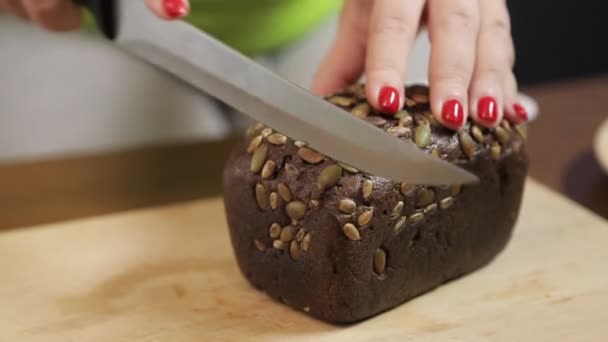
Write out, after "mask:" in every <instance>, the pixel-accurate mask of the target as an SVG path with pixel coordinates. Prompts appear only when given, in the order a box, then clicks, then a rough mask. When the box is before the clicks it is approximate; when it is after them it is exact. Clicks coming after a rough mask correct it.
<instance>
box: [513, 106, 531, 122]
mask: <svg viewBox="0 0 608 342" xmlns="http://www.w3.org/2000/svg"><path fill="white" fill-rule="evenodd" d="M513 110H514V111H515V116H517V118H518V119H519V120H521V121H522V122H523V121H528V112H527V111H526V108H524V106H522V105H520V104H519V103H516V104H514V105H513Z"/></svg>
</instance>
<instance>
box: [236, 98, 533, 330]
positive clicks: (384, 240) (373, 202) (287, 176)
mask: <svg viewBox="0 0 608 342" xmlns="http://www.w3.org/2000/svg"><path fill="white" fill-rule="evenodd" d="M360 89H361V88H360V87H353V88H351V89H349V90H346V91H345V92H344V93H343V94H342V95H343V96H344V97H345V98H348V99H353V98H355V99H357V98H358V100H357V101H356V103H350V102H348V101H345V100H344V99H338V100H335V99H330V101H332V102H338V103H340V104H342V105H344V106H343V107H344V108H346V109H349V110H351V109H352V108H353V107H354V106H356V105H357V103H358V104H360V103H362V102H363V101H364V99H362V98H361V97H360V96H358V93H357V92H359V93H360ZM412 89H413V90H414V92H418V93H420V92H422V93H423V94H425V92H426V88H422V87H416V88H410V89H408V97H410V95H411V94H412ZM411 97H412V98H415V99H417V100H418V103H416V104H414V103H413V102H412V101H408V104H409V106H407V108H406V109H407V111H408V112H409V113H410V114H412V117H413V124H412V126H411V128H412V130H413V131H415V128H416V127H417V126H419V124H418V123H420V124H425V122H426V124H428V121H429V120H430V121H431V123H430V125H429V127H430V128H431V133H432V134H431V142H430V144H429V145H428V146H426V147H425V148H424V149H425V150H426V151H428V152H429V153H431V151H433V150H434V149H436V150H437V151H436V152H433V153H438V154H439V155H440V156H442V157H443V158H445V159H447V160H449V161H451V162H453V163H456V164H458V165H460V166H462V167H463V168H465V169H467V170H469V171H471V172H473V173H474V174H476V175H478V176H479V177H480V179H481V182H480V184H477V185H471V186H463V187H462V189H461V190H460V191H459V189H458V187H419V186H416V187H412V186H407V185H405V184H399V183H394V182H391V181H388V180H386V179H383V178H379V177H374V176H369V175H365V174H362V173H349V172H347V171H346V170H344V171H343V172H342V176H341V177H340V178H339V181H338V182H337V184H336V185H335V186H330V187H328V188H327V189H325V190H320V189H319V188H318V186H317V182H318V177H319V174H320V173H321V172H322V171H323V170H324V169H325V168H326V167H328V166H330V165H334V164H336V162H335V161H333V160H331V159H329V158H325V159H324V160H323V161H322V162H320V163H318V164H314V165H313V164H311V163H308V162H306V161H304V160H302V158H301V157H300V156H299V155H298V150H299V148H298V147H297V146H296V145H295V144H294V142H293V141H292V140H289V139H288V140H287V143H286V144H285V145H274V144H271V143H268V137H265V138H264V139H263V142H262V144H267V145H268V146H269V149H268V155H267V157H266V158H264V159H265V160H272V161H274V162H275V163H276V167H275V171H274V172H273V173H272V175H271V176H270V177H268V178H265V179H262V177H261V175H260V172H257V173H254V172H252V171H251V159H252V154H251V153H248V152H246V149H247V147H248V145H249V143H250V141H251V139H252V136H257V135H258V134H259V132H260V128H261V127H258V129H254V130H253V132H250V133H252V134H251V136H250V137H249V138H248V139H247V140H246V141H243V142H242V143H241V144H239V146H238V147H237V148H236V149H235V150H234V151H233V153H232V155H231V157H230V159H229V161H228V164H227V166H226V169H225V173H224V201H225V207H226V215H227V219H228V225H229V227H230V236H231V239H232V244H233V247H234V251H235V254H236V258H237V261H238V264H239V267H240V269H241V271H242V273H243V274H244V275H245V277H246V278H247V279H248V280H249V281H250V282H251V283H252V284H253V285H254V286H255V287H257V288H259V289H262V290H264V291H265V292H266V293H268V295H270V296H271V297H273V298H275V299H277V300H280V301H282V302H284V303H286V304H287V305H289V306H291V307H293V308H295V309H297V310H304V311H307V312H309V313H310V314H311V315H313V316H315V317H318V318H320V319H322V320H326V321H330V322H340V323H346V322H353V321H357V320H361V319H364V318H367V317H370V316H372V315H375V314H378V313H380V312H382V311H384V310H387V309H389V308H391V307H394V306H396V305H399V304H401V303H403V302H405V301H407V300H408V299H411V298H413V297H415V296H417V295H419V294H421V293H423V292H426V291H428V290H431V289H432V288H434V287H437V286H439V285H441V284H443V283H445V282H446V281H448V280H451V279H454V278H456V277H458V276H461V275H464V274H466V273H469V272H471V271H473V270H475V269H477V268H479V267H481V266H483V265H485V264H487V263H488V262H489V261H491V260H492V258H493V257H494V256H495V255H496V254H498V253H499V252H500V251H501V250H502V249H503V248H504V247H505V245H506V244H507V242H508V240H509V238H510V236H511V232H512V229H513V226H514V223H515V221H516V218H517V215H518V212H519V206H520V201H521V196H522V192H523V186H524V180H525V177H526V170H527V158H526V154H525V151H524V148H523V141H524V139H523V135H524V133H523V130H522V128H521V127H517V128H512V127H510V126H509V125H508V124H506V123H505V124H503V125H504V126H502V130H503V131H504V132H499V133H497V132H490V131H489V130H487V129H482V130H481V131H482V132H483V133H484V135H483V137H482V138H483V143H478V142H477V141H475V146H476V152H475V155H471V157H468V156H467V155H466V154H465V152H464V151H463V149H462V147H461V144H462V143H461V140H462V137H460V135H459V133H456V132H453V131H450V130H447V129H445V128H443V127H440V126H438V125H435V124H433V122H432V118H430V117H429V116H428V105H427V104H426V103H425V99H424V96H417V97H416V96H411ZM347 102H348V103H347ZM425 113H426V116H425V115H424V114H425ZM425 118H426V119H425ZM383 119H386V120H387V123H386V124H384V125H382V128H383V129H385V130H387V129H389V128H390V127H393V126H395V125H397V124H398V121H399V120H397V119H394V118H390V117H383ZM425 120H426V121H425ZM470 130H471V124H470V123H468V124H467V127H466V128H465V129H464V130H463V132H470ZM267 133H268V132H264V134H267ZM504 133H506V134H507V135H505V134H504ZM460 134H462V132H461V133H460ZM466 134H468V133H466ZM499 135H501V137H500V139H498V136H499ZM403 139H409V137H408V136H407V135H406V136H405V137H403ZM497 144H499V145H500V154H499V155H497V154H496V150H495V151H494V152H492V146H494V149H496V145H497ZM286 164H291V165H293V167H286V166H285V165H286ZM294 167H295V168H294ZM294 169H297V170H298V175H296V174H295V173H294ZM365 180H371V181H372V183H373V191H372V192H371V195H370V196H369V197H368V198H364V196H363V191H362V184H363V182H364V181H365ZM258 183H259V184H262V185H263V187H264V189H265V190H266V191H265V193H264V194H263V195H265V196H270V194H271V193H272V192H277V191H278V186H279V184H280V183H284V184H286V185H287V186H288V188H289V189H290V192H291V194H292V197H293V200H298V201H301V202H302V203H304V204H306V208H307V210H306V212H305V216H304V217H303V218H302V219H301V220H297V222H292V221H293V220H292V219H290V217H289V216H288V215H287V213H286V210H285V207H286V201H284V200H283V199H280V200H279V201H278V202H276V201H275V203H274V204H277V205H278V206H277V207H276V209H273V208H272V207H271V205H270V204H267V205H266V208H265V209H261V208H260V204H259V203H258V200H256V190H255V189H256V184H258ZM429 190H432V192H433V194H430V193H429ZM257 195H259V194H257ZM274 197H275V199H276V198H280V196H278V195H277V194H275V195H274ZM345 198H348V199H352V200H353V201H354V202H356V204H357V210H356V211H355V213H353V214H345V213H343V212H342V211H340V209H339V203H340V200H342V199H345ZM446 198H447V200H446ZM429 200H430V201H429ZM399 201H403V202H404V206H403V210H402V211H400V213H398V215H393V211H394V208H395V206H396V205H397V204H398V202H399ZM263 204H264V203H262V205H263ZM371 209H373V216H372V219H371V221H370V222H369V223H366V224H364V225H360V224H358V222H357V217H358V216H359V215H360V214H361V213H362V212H364V211H367V210H371ZM403 216H405V219H404V220H405V224H404V225H402V226H401V227H398V228H400V229H398V230H397V231H396V230H395V226H396V225H398V222H399V221H400V219H401V218H402V217H403ZM421 216H422V217H423V218H422V219H419V217H421ZM273 223H278V224H279V225H280V226H281V227H283V229H285V228H284V227H285V226H288V225H291V227H292V228H293V230H292V231H293V235H294V236H293V237H292V239H291V241H290V239H289V236H287V237H286V239H285V240H286V241H289V242H287V243H279V242H274V241H275V240H279V238H277V237H274V238H273V237H271V234H270V233H269V227H270V226H271V225H272V224H273ZM347 223H351V224H354V226H355V227H356V228H357V229H356V230H357V231H358V235H359V236H360V239H356V236H352V235H351V236H350V238H349V236H348V234H345V232H344V225H345V224H347ZM292 228H288V229H292ZM300 229H302V230H303V232H301V233H300V234H298V237H297V238H296V237H295V235H296V232H298V231H299V230H300ZM352 238H355V240H353V239H352ZM305 240H308V242H305ZM273 244H275V246H274V247H273ZM292 245H295V247H294V246H292ZM307 246H308V247H309V248H308V250H305V249H306V247H307ZM276 247H279V248H284V249H277V248H276ZM382 254H384V255H385V256H386V263H385V265H386V266H385V267H382ZM375 262H376V264H375Z"/></svg>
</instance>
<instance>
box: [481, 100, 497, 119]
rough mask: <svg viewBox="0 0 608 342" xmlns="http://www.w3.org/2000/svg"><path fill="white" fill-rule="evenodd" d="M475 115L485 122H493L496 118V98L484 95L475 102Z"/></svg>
mask: <svg viewBox="0 0 608 342" xmlns="http://www.w3.org/2000/svg"><path fill="white" fill-rule="evenodd" d="M477 116H478V117H479V119H480V120H483V121H485V122H487V123H492V124H493V123H495V122H496V120H498V106H497V105H496V99H495V98H493V97H491V96H484V97H482V98H481V99H479V102H478V103H477Z"/></svg>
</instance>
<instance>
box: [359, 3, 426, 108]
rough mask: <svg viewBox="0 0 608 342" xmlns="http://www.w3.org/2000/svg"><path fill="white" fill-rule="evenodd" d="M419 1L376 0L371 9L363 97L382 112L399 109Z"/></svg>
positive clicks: (421, 7) (415, 26)
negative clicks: (364, 94)
mask: <svg viewBox="0 0 608 342" xmlns="http://www.w3.org/2000/svg"><path fill="white" fill-rule="evenodd" d="M423 8H424V1H423V0H410V1H403V0H377V1H376V2H375V5H374V8H373V10H372V17H371V20H370V26H369V40H368V43H367V59H366V65H365V75H366V77H367V86H366V92H367V98H368V100H369V102H370V103H371V105H372V106H373V107H375V108H376V109H378V110H380V111H381V112H383V113H387V114H395V113H396V112H397V111H399V109H401V108H402V107H403V102H404V94H403V93H404V86H403V83H404V77H405V68H406V65H407V58H408V55H409V52H410V49H411V47H412V44H413V43H414V40H415V39H416V33H417V32H418V26H419V24H420V17H421V16H422V10H423Z"/></svg>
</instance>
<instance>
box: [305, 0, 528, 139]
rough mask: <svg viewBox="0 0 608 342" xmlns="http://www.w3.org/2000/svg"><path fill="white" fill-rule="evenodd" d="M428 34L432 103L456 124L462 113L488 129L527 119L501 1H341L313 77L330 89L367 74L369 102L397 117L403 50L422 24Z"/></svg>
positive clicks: (320, 87) (322, 90)
mask: <svg viewBox="0 0 608 342" xmlns="http://www.w3.org/2000/svg"><path fill="white" fill-rule="evenodd" d="M425 24H426V25H427V26H428V30H429V34H430V38H431V46H432V51H431V60H430V72H429V82H430V104H431V109H432V111H433V114H434V116H435V118H436V119H437V120H438V121H439V122H441V123H442V124H444V125H445V126H447V127H449V128H452V129H458V128H460V127H462V126H463V125H464V123H465V122H466V117H467V113H471V115H472V117H473V119H474V120H475V121H476V122H478V123H479V124H480V125H483V126H485V127H492V126H495V125H497V124H498V123H499V122H500V121H501V120H502V118H503V116H506V118H507V119H509V120H510V121H511V122H513V123H521V122H524V121H526V120H527V113H526V111H525V109H524V107H523V106H521V105H520V104H519V103H518V102H517V82H516V80H515V76H514V75H513V72H512V68H513V64H514V58H515V57H514V56H515V54H514V47H513V41H512V37H511V30H510V18H509V13H508V10H507V6H506V1H505V0H408V1H404V0H345V2H344V7H343V10H342V15H341V20H340V26H339V30H338V35H337V37H336V40H335V42H334V44H333V47H332V48H331V50H330V51H329V54H328V55H327V57H326V59H325V61H324V63H323V64H322V65H321V67H320V69H319V71H318V74H317V76H316V78H315V84H314V91H315V92H317V93H319V94H328V93H332V92H334V91H336V90H337V89H340V88H342V87H344V86H346V85H348V84H351V83H353V82H355V81H357V79H358V78H359V77H360V76H361V75H362V74H365V75H366V78H367V87H366V93H367V98H368V99H369V101H370V103H371V104H372V106H373V107H375V108H376V109H378V110H380V111H381V112H384V113H386V114H394V113H396V112H397V111H399V109H400V108H402V107H403V104H404V101H405V94H404V88H403V86H402V85H403V83H404V75H405V71H406V70H405V68H406V63H407V58H408V53H409V52H410V49H411V48H412V45H413V42H414V40H415V38H416V35H417V33H418V31H419V29H420V28H421V26H423V25H425Z"/></svg>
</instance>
